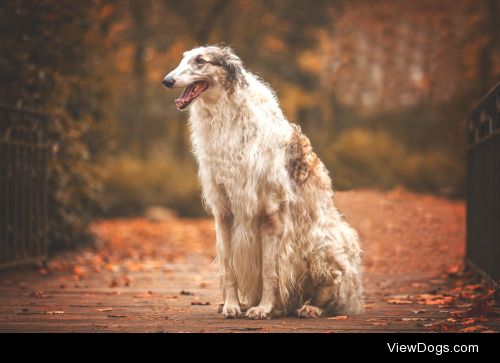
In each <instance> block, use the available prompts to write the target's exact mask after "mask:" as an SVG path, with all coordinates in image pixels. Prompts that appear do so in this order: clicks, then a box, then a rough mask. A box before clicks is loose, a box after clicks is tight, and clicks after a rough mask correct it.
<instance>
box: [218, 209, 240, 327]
mask: <svg viewBox="0 0 500 363" xmlns="http://www.w3.org/2000/svg"><path fill="white" fill-rule="evenodd" d="M231 223H232V217H231V216H229V215H216V216H215V229H216V236H217V255H218V258H219V263H220V264H221V268H222V290H223V296H224V304H223V306H222V309H221V312H222V314H224V317H226V318H238V317H239V316H241V307H240V301H239V298H238V286H237V284H236V277H235V275H234V271H233V268H232V266H231V263H230V253H231Z"/></svg>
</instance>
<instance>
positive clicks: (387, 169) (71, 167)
mask: <svg viewBox="0 0 500 363" xmlns="http://www.w3.org/2000/svg"><path fill="white" fill-rule="evenodd" d="M499 9H500V4H499V1H496V0H440V1H434V0H419V1H416V0H415V1H396V0H387V1H386V0H384V1H368V0H350V1H323V0H316V1H279V0H267V1H264V0H262V1H257V0H254V1H252V0H184V1H172V0H163V1H160V0H157V1H153V0H143V1H133V0H122V1H118V0H99V1H85V2H70V1H57V0H39V1H29V0H10V1H4V2H2V3H1V5H0V47H1V54H0V80H1V83H2V87H1V89H0V101H1V102H4V103H9V104H13V105H17V106H23V107H31V108H35V109H38V110H43V111H46V112H48V113H50V114H51V115H53V119H52V122H51V126H50V130H51V137H52V138H53V140H55V143H56V144H55V147H54V153H55V155H56V157H55V158H54V160H53V161H52V169H53V170H52V171H53V173H52V179H51V183H52V186H53V188H54V189H55V190H57V193H56V194H55V196H54V200H53V203H55V204H57V205H59V206H60V208H59V214H60V215H59V222H58V223H62V224H63V225H64V224H66V225H68V226H74V225H78V224H81V223H83V222H82V220H86V219H82V218H81V217H82V216H86V217H87V219H88V217H89V216H90V217H94V216H102V215H108V216H109V215H111V216H116V215H137V214H141V213H143V211H144V210H145V209H146V208H147V207H148V206H151V205H160V206H165V207H168V208H171V209H174V210H176V211H177V212H178V213H179V214H181V215H191V216H198V215H202V214H203V213H204V212H203V211H202V208H201V203H200V200H199V187H198V182H197V179H196V165H195V163H194V159H193V157H192V155H191V154H190V145H189V135H188V130H187V126H186V118H187V115H186V114H185V113H180V112H178V111H177V110H176V108H175V104H174V102H173V100H174V99H175V98H176V97H177V96H178V94H177V92H175V91H167V90H165V89H163V87H161V80H162V78H163V77H164V75H165V74H166V73H168V71H169V70H171V69H173V68H174V67H175V66H176V65H177V63H178V62H179V60H180V58H181V55H182V52H183V51H184V50H186V49H190V48H192V47H194V46H196V45H202V44H207V43H210V44H226V45H230V46H232V47H233V48H234V49H235V51H236V52H237V54H238V55H240V57H241V58H242V59H243V61H244V63H245V66H246V67H247V68H248V69H250V70H252V71H253V72H255V73H257V74H258V75H260V76H262V77H263V78H264V79H265V80H266V81H267V82H268V83H269V84H271V85H272V87H273V88H274V89H275V90H276V91H277V94H278V96H279V99H280V101H281V104H282V107H283V109H284V111H285V114H286V116H287V117H288V118H289V120H290V121H292V122H295V123H298V124H300V125H301V126H302V128H303V130H304V131H305V132H306V133H307V135H308V136H309V137H310V139H311V140H312V143H313V145H314V147H315V150H316V152H317V153H318V154H319V156H320V157H321V158H322V159H323V160H324V162H325V164H326V165H327V167H328V169H329V170H330V171H331V174H332V176H333V182H334V187H335V189H340V190H343V189H354V188H382V189H388V188H394V187H396V186H402V187H406V188H408V189H411V190H414V191H419V192H426V193H433V194H438V195H442V196H445V197H450V198H461V197H462V196H463V194H464V175H465V163H464V158H465V150H466V146H465V129H464V126H465V122H464V117H465V115H466V114H467V111H468V110H469V109H470V108H471V106H472V105H473V104H474V103H475V102H476V101H477V100H478V99H479V98H480V96H482V95H483V94H484V93H485V92H486V91H487V90H488V89H489V88H491V87H492V86H493V85H494V84H495V82H496V81H498V79H499V76H500V47H499V35H500V29H499V27H500V26H499V22H498V19H500V14H499ZM58 230H60V231H61V228H59V229H58ZM76 230H78V228H76ZM61 233H62V232H61ZM59 238H60V239H63V238H69V237H63V235H62V234H61V236H60V237H59Z"/></svg>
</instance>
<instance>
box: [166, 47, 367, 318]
mask: <svg viewBox="0 0 500 363" xmlns="http://www.w3.org/2000/svg"><path fill="white" fill-rule="evenodd" d="M163 84H164V85H165V86H166V87H168V88H177V87H182V88H185V89H184V91H183V92H182V94H181V95H180V97H179V98H178V99H177V100H176V101H175V103H176V105H177V107H178V109H180V110H183V109H185V108H187V107H188V106H189V105H190V104H192V106H191V107H190V118H189V126H190V130H191V140H192V144H193V150H194V154H195V156H196V159H197V162H198V166H199V178H200V181H201V185H202V189H203V200H204V202H205V204H206V206H207V208H208V210H209V211H210V212H211V213H212V214H213V215H214V217H215V226H216V234H217V261H218V262H219V266H220V268H221V281H222V288H223V294H224V304H223V307H222V313H223V314H224V316H225V317H227V318H236V317H240V316H241V315H242V310H243V309H242V306H243V304H242V303H243V302H245V303H246V304H245V305H246V306H247V307H248V310H247V311H246V316H247V317H249V318H253V319H266V318H270V317H272V316H278V315H282V314H283V313H290V312H296V313H297V314H298V316H300V317H305V318H308V317H317V316H320V315H322V314H355V313H359V312H361V311H362V309H363V297H362V295H363V289H362V278H361V257H360V255H361V250H360V246H359V240H358V235H357V233H356V231H355V230H353V229H352V228H351V227H350V226H349V225H348V224H347V223H346V222H345V221H344V220H343V218H342V215H341V214H340V213H339V212H338V211H337V209H336V208H335V206H334V204H333V191H332V186H331V180H330V177H329V176H328V171H327V170H326V168H325V166H324V165H323V163H322V162H321V161H320V160H319V158H318V157H317V155H316V154H315V153H314V152H313V150H312V147H311V144H310V142H309V139H308V138H307V137H306V136H305V135H304V134H303V133H302V132H301V130H300V127H298V126H296V125H294V124H291V123H290V122H288V120H287V119H286V118H285V116H284V115H283V112H282V111H281V109H280V107H279V104H278V101H277V99H276V96H275V94H274V92H273V91H272V90H271V89H270V87H269V86H267V85H266V84H265V83H264V82H262V81H261V80H259V79H258V78H257V77H256V76H255V75H254V74H252V73H250V72H248V71H247V70H245V69H244V68H243V65H242V62H241V60H240V59H239V58H238V57H237V56H236V55H235V54H234V53H233V52H232V50H231V49H230V48H222V47H217V46H207V47H199V48H195V49H192V50H190V51H187V52H185V53H184V57H183V59H182V61H181V62H180V64H179V66H178V67H177V68H176V69H174V70H173V71H172V72H170V73H169V74H168V75H167V76H166V77H165V78H164V80H163Z"/></svg>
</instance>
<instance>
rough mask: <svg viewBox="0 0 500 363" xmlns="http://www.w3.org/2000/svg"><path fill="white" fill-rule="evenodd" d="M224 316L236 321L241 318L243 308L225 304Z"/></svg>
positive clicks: (223, 308)
mask: <svg viewBox="0 0 500 363" xmlns="http://www.w3.org/2000/svg"><path fill="white" fill-rule="evenodd" d="M222 315H224V317H225V318H226V319H235V318H239V317H240V316H241V308H240V306H239V305H237V304H227V303H226V304H224V306H223V307H222Z"/></svg>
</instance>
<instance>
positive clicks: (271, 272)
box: [246, 212, 283, 319]
mask: <svg viewBox="0 0 500 363" xmlns="http://www.w3.org/2000/svg"><path fill="white" fill-rule="evenodd" d="M260 228H261V230H260V236H261V248H262V298H261V301H260V303H259V305H258V306H255V307H253V308H250V309H249V310H248V311H247V313H246V316H247V317H249V318H251V319H270V318H271V316H272V314H273V310H274V309H275V308H276V296H277V293H278V271H277V257H278V246H279V239H280V238H281V236H282V231H283V223H282V221H281V220H280V215H279V212H273V213H268V214H265V215H264V218H263V221H262V224H261V226H260Z"/></svg>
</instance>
